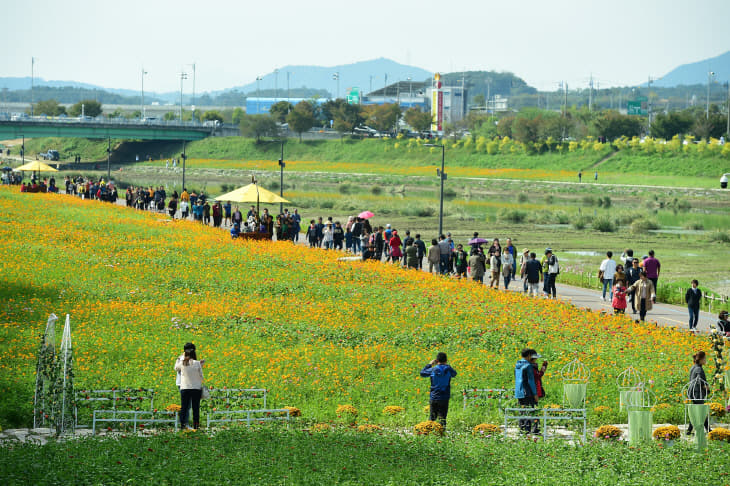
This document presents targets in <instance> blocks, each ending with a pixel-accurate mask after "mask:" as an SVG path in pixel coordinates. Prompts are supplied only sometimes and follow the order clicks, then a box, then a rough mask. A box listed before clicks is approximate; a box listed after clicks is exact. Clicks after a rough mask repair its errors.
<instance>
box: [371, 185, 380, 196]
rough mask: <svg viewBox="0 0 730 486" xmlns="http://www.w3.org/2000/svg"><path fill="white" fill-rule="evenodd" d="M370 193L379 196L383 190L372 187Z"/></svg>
mask: <svg viewBox="0 0 730 486" xmlns="http://www.w3.org/2000/svg"><path fill="white" fill-rule="evenodd" d="M370 192H372V193H373V194H374V195H376V196H379V195H381V194H382V193H383V188H382V187H380V186H373V187H371V188H370Z"/></svg>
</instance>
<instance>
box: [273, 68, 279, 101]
mask: <svg viewBox="0 0 730 486" xmlns="http://www.w3.org/2000/svg"><path fill="white" fill-rule="evenodd" d="M277 101H279V69H274V103H276V102H277Z"/></svg>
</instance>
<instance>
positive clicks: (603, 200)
mask: <svg viewBox="0 0 730 486" xmlns="http://www.w3.org/2000/svg"><path fill="white" fill-rule="evenodd" d="M596 204H598V207H599V208H600V207H604V208H610V207H611V198H610V197H608V196H604V197H600V196H599V197H598V199H596Z"/></svg>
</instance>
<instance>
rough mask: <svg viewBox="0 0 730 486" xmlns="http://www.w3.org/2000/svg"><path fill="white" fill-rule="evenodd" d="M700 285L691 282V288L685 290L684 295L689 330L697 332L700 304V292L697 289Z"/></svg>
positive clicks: (695, 281) (696, 282)
mask: <svg viewBox="0 0 730 486" xmlns="http://www.w3.org/2000/svg"><path fill="white" fill-rule="evenodd" d="M699 284H700V283H699V282H698V281H697V280H696V279H695V280H692V286H691V287H690V288H688V289H687V293H686V294H684V301H685V302H686V303H687V310H688V311H689V330H690V331H695V332H696V331H697V321H699V319H700V302H701V300H702V291H701V290H700V289H699V288H698V285H699Z"/></svg>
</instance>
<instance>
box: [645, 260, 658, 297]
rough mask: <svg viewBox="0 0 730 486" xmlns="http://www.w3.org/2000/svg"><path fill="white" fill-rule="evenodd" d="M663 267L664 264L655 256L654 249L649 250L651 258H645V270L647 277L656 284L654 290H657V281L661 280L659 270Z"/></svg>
mask: <svg viewBox="0 0 730 486" xmlns="http://www.w3.org/2000/svg"><path fill="white" fill-rule="evenodd" d="M661 269H662V264H661V263H660V262H659V260H657V259H656V258H654V250H649V258H647V259H645V260H644V271H645V272H646V278H648V279H649V280H651V283H653V284H654V292H656V290H657V288H658V287H657V282H658V281H659V272H660V271H661Z"/></svg>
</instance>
